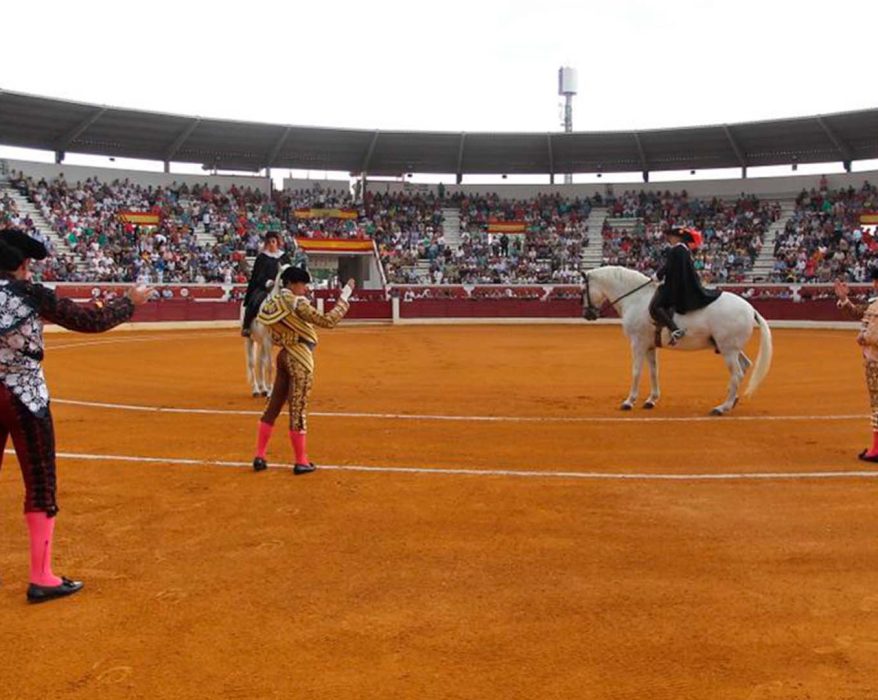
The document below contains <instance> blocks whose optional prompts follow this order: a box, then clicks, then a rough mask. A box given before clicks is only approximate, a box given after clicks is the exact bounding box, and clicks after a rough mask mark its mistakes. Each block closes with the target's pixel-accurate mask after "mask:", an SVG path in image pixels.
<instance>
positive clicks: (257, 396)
mask: <svg viewBox="0 0 878 700" xmlns="http://www.w3.org/2000/svg"><path fill="white" fill-rule="evenodd" d="M251 395H252V396H253V398H254V399H258V398H259V392H258V391H254V392H253V394H251Z"/></svg>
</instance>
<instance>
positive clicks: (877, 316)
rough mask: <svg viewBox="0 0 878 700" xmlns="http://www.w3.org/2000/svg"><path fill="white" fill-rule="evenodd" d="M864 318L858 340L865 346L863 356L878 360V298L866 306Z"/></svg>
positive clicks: (873, 360) (863, 313)
mask: <svg viewBox="0 0 878 700" xmlns="http://www.w3.org/2000/svg"><path fill="white" fill-rule="evenodd" d="M862 320H863V324H862V326H861V328H860V334H859V336H857V342H858V343H859V344H860V345H861V346H862V347H863V356H864V357H865V358H866V359H867V360H871V361H872V362H875V361H878V300H876V301H873V302H872V303H871V304H869V306H868V307H866V309H865V310H864V311H863V312H862Z"/></svg>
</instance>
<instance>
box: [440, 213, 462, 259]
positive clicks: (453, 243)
mask: <svg viewBox="0 0 878 700" xmlns="http://www.w3.org/2000/svg"><path fill="white" fill-rule="evenodd" d="M442 235H443V236H445V245H447V246H448V247H449V248H451V250H453V251H454V252H457V250H458V248H460V209H457V208H451V207H449V208H444V207H443V209H442Z"/></svg>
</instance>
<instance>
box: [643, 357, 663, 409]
mask: <svg viewBox="0 0 878 700" xmlns="http://www.w3.org/2000/svg"><path fill="white" fill-rule="evenodd" d="M646 362H647V366H648V367H649V387H650V393H649V397H648V398H647V399H646V401H644V402H643V407H644V408H655V405H656V404H657V403H658V400H659V397H660V396H661V395H662V392H661V389H659V374H658V352H656V349H655V348H650V349H649V350H647V351H646Z"/></svg>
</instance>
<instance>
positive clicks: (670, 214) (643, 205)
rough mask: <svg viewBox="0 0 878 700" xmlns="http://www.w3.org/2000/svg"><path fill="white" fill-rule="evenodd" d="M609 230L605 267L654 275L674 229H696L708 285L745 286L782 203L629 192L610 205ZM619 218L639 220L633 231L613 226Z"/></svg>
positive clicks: (606, 225) (699, 261)
mask: <svg viewBox="0 0 878 700" xmlns="http://www.w3.org/2000/svg"><path fill="white" fill-rule="evenodd" d="M607 206H608V218H607V220H606V221H605V223H604V230H603V262H604V264H606V265H622V266H624V267H631V268H634V269H637V270H640V271H641V272H645V273H647V274H651V273H653V272H655V270H656V269H657V268H658V267H659V266H660V265H661V262H662V249H663V246H664V237H663V235H662V231H664V230H665V229H667V228H669V227H671V226H694V227H695V228H697V229H698V230H700V231H701V232H702V233H703V235H704V245H703V246H702V247H701V248H699V249H698V250H697V251H695V253H694V254H693V258H694V261H695V267H696V269H697V270H698V271H699V273H700V274H701V276H702V279H703V280H704V282H705V283H720V282H725V283H729V282H742V281H744V280H745V279H746V276H747V273H748V272H749V271H750V270H751V269H752V267H753V262H754V261H755V259H756V256H757V255H759V252H760V251H761V250H762V245H763V242H764V240H765V234H766V232H767V231H768V227H769V226H770V225H771V224H772V223H773V222H774V221H776V220H777V219H778V218H779V217H780V212H781V209H780V205H779V204H778V203H777V202H764V201H760V200H758V199H757V198H756V197H751V196H741V197H739V198H738V199H736V200H734V201H731V202H729V201H725V200H722V199H719V198H716V197H714V198H712V199H710V200H702V199H697V198H690V197H689V196H688V194H687V193H686V192H685V191H683V192H680V193H671V192H664V193H659V192H639V193H635V192H625V193H624V194H622V195H621V196H620V197H618V198H611V199H609V200H608V202H607ZM614 218H636V219H637V221H636V222H635V223H634V224H633V225H628V226H626V227H621V226H619V224H618V223H617V224H616V226H614V225H613V219H614Z"/></svg>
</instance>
